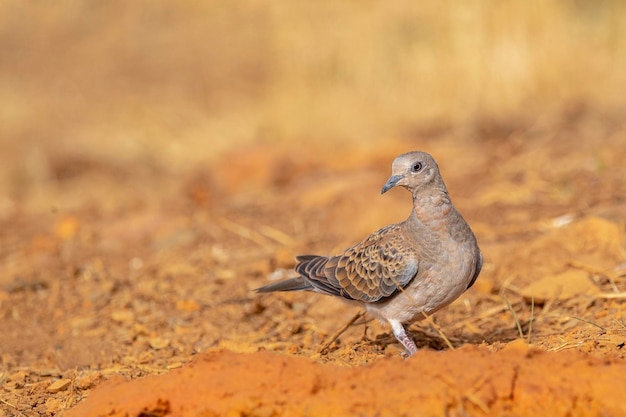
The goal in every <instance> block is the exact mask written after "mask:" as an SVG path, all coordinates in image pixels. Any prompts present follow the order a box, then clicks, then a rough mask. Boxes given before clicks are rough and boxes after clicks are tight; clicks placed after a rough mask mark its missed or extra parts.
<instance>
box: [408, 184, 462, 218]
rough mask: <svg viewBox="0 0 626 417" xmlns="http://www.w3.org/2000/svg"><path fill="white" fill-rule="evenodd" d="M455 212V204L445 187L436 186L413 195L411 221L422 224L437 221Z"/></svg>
mask: <svg viewBox="0 0 626 417" xmlns="http://www.w3.org/2000/svg"><path fill="white" fill-rule="evenodd" d="M454 213H455V209H454V206H453V205H452V201H451V200H450V196H449V195H448V190H447V189H446V188H445V186H444V187H436V188H433V189H431V190H428V192H419V193H415V194H414V195H413V210H412V211H411V215H410V216H409V221H410V222H411V221H415V222H418V223H422V224H431V223H437V222H440V221H442V220H444V219H445V218H446V217H448V216H450V215H453V214H454Z"/></svg>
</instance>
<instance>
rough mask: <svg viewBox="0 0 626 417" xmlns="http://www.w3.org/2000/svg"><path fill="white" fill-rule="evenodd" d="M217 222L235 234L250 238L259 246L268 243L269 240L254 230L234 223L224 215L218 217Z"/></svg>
mask: <svg viewBox="0 0 626 417" xmlns="http://www.w3.org/2000/svg"><path fill="white" fill-rule="evenodd" d="M218 222H219V225H220V226H221V227H222V228H224V229H226V230H228V231H229V232H232V233H235V234H236V235H239V236H241V237H243V238H244V239H248V240H251V241H253V242H255V243H257V244H259V245H261V246H267V245H269V244H270V241H269V240H268V239H267V238H266V237H265V236H263V235H262V234H261V233H259V232H257V231H256V230H252V229H250V228H248V227H246V226H244V225H241V224H239V223H235V222H234V221H232V220H228V219H227V218H224V217H222V218H220V219H219V220H218Z"/></svg>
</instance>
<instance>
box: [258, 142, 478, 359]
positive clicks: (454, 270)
mask: <svg viewBox="0 0 626 417" xmlns="http://www.w3.org/2000/svg"><path fill="white" fill-rule="evenodd" d="M391 171H392V175H391V177H390V178H389V180H388V181H387V182H386V183H385V185H384V186H383V188H382V191H381V194H384V193H386V192H387V191H389V190H390V189H391V188H393V187H396V186H401V187H404V188H406V189H407V190H408V191H409V192H410V193H411V195H412V197H413V209H412V210H411V214H410V215H409V217H408V219H406V220H405V221H403V222H400V223H395V224H391V225H388V226H385V227H383V228H382V229H380V230H378V231H376V232H374V233H372V234H371V235H370V236H369V237H368V238H367V239H365V240H363V241H362V242H360V243H357V244H356V245H354V246H352V247H351V248H348V249H346V250H345V251H344V252H343V253H341V254H339V255H335V256H317V255H303V256H298V257H297V258H296V259H297V262H298V263H297V265H296V267H295V270H296V272H297V273H298V274H299V276H298V277H296V278H291V279H287V280H284V281H280V282H277V283H273V284H270V285H266V286H264V287H261V288H258V289H257V290H256V291H257V292H261V293H267V292H274V291H299V290H304V291H312V292H317V293H321V294H326V295H332V296H336V297H341V298H343V299H345V300H347V301H350V302H353V303H357V304H360V305H361V306H364V307H365V309H366V310H367V311H368V312H369V313H370V314H371V315H373V316H374V317H376V318H378V319H379V320H381V321H383V322H387V323H389V325H390V326H391V329H392V331H393V334H394V336H395V337H396V339H398V341H399V342H400V343H401V344H402V345H403V346H404V348H405V349H406V353H407V354H408V356H411V355H413V354H414V353H415V352H417V346H416V345H415V342H414V341H413V338H412V337H411V335H410V333H409V332H408V325H410V324H411V323H413V322H416V321H418V320H421V319H423V318H425V317H426V316H427V315H430V314H432V313H434V312H436V311H437V310H439V309H441V308H443V307H445V306H447V305H449V304H450V303H452V302H453V301H454V300H456V299H457V298H458V297H459V296H460V295H461V294H463V292H465V291H466V290H467V289H469V288H470V287H471V286H472V285H473V284H474V282H475V281H476V278H477V277H478V274H479V273H480V269H481V267H482V262H483V260H482V254H481V252H480V249H479V248H478V244H477V242H476V237H475V236H474V233H473V232H472V230H471V229H470V227H469V225H468V224H467V223H466V222H465V220H464V219H463V217H462V216H461V214H460V213H459V212H458V211H457V210H456V208H455V207H454V205H453V204H452V201H451V200H450V197H449V195H448V190H447V188H446V185H445V184H444V182H443V179H442V178H441V174H440V173H439V167H438V166H437V163H436V162H435V160H434V159H433V157H432V156H430V155H429V154H427V153H425V152H409V153H405V154H402V155H400V156H398V157H397V158H396V159H395V160H394V161H393V164H392V168H391Z"/></svg>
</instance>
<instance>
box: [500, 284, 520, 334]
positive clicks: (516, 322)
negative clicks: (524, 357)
mask: <svg viewBox="0 0 626 417" xmlns="http://www.w3.org/2000/svg"><path fill="white" fill-rule="evenodd" d="M502 297H503V298H504V302H505V303H506V306H507V308H508V309H509V311H510V312H511V315H512V316H513V320H514V321H515V325H516V326H517V331H518V332H519V337H520V338H521V339H524V332H523V331H522V324H521V323H520V321H519V319H518V318H517V314H516V313H515V310H514V309H513V306H512V305H511V302H510V301H509V299H508V298H507V296H506V295H504V294H502Z"/></svg>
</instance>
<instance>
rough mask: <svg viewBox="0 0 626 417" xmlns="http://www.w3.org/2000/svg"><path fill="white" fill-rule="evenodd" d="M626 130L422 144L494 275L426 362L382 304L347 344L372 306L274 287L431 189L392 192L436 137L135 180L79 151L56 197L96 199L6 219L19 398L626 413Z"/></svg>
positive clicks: (6, 318) (177, 408) (202, 410)
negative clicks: (264, 288)
mask: <svg viewBox="0 0 626 417" xmlns="http://www.w3.org/2000/svg"><path fill="white" fill-rule="evenodd" d="M624 138H625V136H624V135H623V133H621V132H620V133H619V135H616V136H615V137H613V140H612V141H611V142H606V143H602V144H600V145H599V144H598V143H597V142H596V141H592V140H589V141H584V140H580V141H579V142H578V145H577V146H576V147H575V148H574V147H571V146H569V145H567V144H565V145H562V143H563V142H550V141H548V140H547V139H542V140H537V141H533V140H526V141H523V142H518V143H515V142H514V141H513V140H510V141H507V142H503V143H502V144H501V145H500V146H493V145H492V144H485V143H474V144H471V146H467V145H463V143H457V142H455V141H453V140H438V141H430V142H429V141H420V143H419V145H420V147H421V148H423V149H426V150H428V151H430V152H432V153H433V154H435V155H437V156H438V159H439V162H440V165H441V169H442V172H443V175H444V177H445V178H446V180H447V182H448V184H449V187H450V192H451V195H452V197H453V199H454V201H455V203H456V205H457V206H458V208H459V210H460V211H461V212H462V213H463V214H464V215H465V217H466V218H467V219H468V221H469V222H470V224H471V225H472V226H473V228H474V230H475V232H476V234H477V236H478V239H479V241H480V244H481V247H482V249H483V252H484V254H485V268H484V271H483V273H482V275H481V277H480V279H479V280H478V282H477V283H476V285H475V287H473V288H472V289H471V290H470V291H469V292H468V293H466V294H465V295H464V296H463V297H462V298H461V299H460V300H458V301H457V302H455V303H454V304H453V305H451V306H450V307H448V308H447V309H445V310H443V311H441V312H439V313H437V314H436V315H435V316H434V317H432V321H430V322H421V323H418V324H416V325H415V326H413V328H414V334H415V337H416V341H417V344H418V346H419V347H420V348H421V352H420V354H419V355H417V356H416V357H415V358H411V359H410V360H408V361H402V360H401V359H400V354H401V348H400V346H399V345H398V344H397V342H396V341H395V339H394V338H393V336H392V335H391V334H390V332H389V329H388V328H385V327H384V326H382V325H381V324H379V323H378V322H376V321H372V320H371V319H369V318H368V317H367V316H366V317H364V318H360V319H357V321H356V322H355V323H354V324H353V325H352V326H349V327H348V328H347V330H346V331H345V332H344V333H342V334H341V335H339V336H338V337H335V334H336V333H338V332H339V331H340V330H341V329H342V327H344V326H345V325H346V324H348V322H349V321H350V320H351V318H352V317H353V316H354V315H355V313H357V312H358V309H355V308H353V307H350V306H347V305H345V304H343V303H341V302H339V301H337V300H334V299H331V298H329V297H323V296H319V295H315V294H269V295H258V294H255V293H254V292H253V291H252V290H253V289H254V288H255V287H258V286H260V285H262V284H265V283H267V282H268V281H271V280H272V279H276V278H280V277H283V276H288V275H290V274H292V272H291V269H290V268H291V267H292V266H293V256H294V255H296V254H299V253H308V252H321V253H331V252H333V251H336V250H338V249H340V248H343V247H347V246H348V245H349V244H350V243H352V242H354V241H355V240H356V239H359V238H361V237H363V236H365V235H366V234H367V233H369V231H370V230H371V229H375V228H376V227H378V226H381V225H384V224H386V223H388V222H390V221H394V220H399V219H402V218H403V217H404V216H406V215H407V212H408V210H409V209H410V199H409V195H408V194H407V193H406V192H405V191H403V190H397V191H394V192H392V193H390V194H389V195H385V196H380V193H379V189H380V185H381V184H382V183H384V181H385V180H386V178H387V176H388V171H389V166H388V165H389V163H390V161H391V160H392V159H393V156H395V155H396V154H397V153H399V152H400V151H402V150H406V149H412V148H416V147H417V146H418V143H417V142H398V143H396V144H393V145H390V146H389V147H388V148H387V149H385V150H384V151H382V152H376V153H371V154H367V153H364V154H360V155H358V156H350V155H349V154H348V153H347V152H348V151H347V150H339V151H337V152H335V153H333V154H332V156H328V155H327V156H326V158H324V159H323V160H322V159H320V158H319V155H321V153H320V152H317V151H311V152H307V153H306V154H303V153H302V152H301V150H300V149H291V150H289V149H282V150H275V149H271V148H263V147H258V148H255V149H248V150H236V151H233V153H232V154H230V155H225V156H224V158H223V160H222V162H221V164H217V165H216V166H213V167H211V168H210V169H206V170H201V171H198V172H193V173H192V174H190V175H189V176H186V177H185V176H184V177H182V178H178V177H176V178H169V177H167V176H165V175H163V174H161V173H158V172H150V173H144V174H142V175H140V176H135V177H132V176H129V177H127V181H125V182H124V183H120V181H119V176H120V175H122V174H120V171H119V170H118V169H112V168H111V167H108V166H99V165H98V164H95V163H94V162H92V161H76V160H74V161H64V167H66V169H68V168H67V167H71V166H74V167H75V169H76V172H75V173H74V174H73V175H71V176H69V177H67V178H63V179H61V180H59V181H58V182H56V183H55V186H54V187H50V189H48V188H44V189H41V190H39V192H40V193H43V195H39V196H37V197H36V198H37V199H40V198H41V199H43V200H44V201H47V200H48V198H50V199H53V200H54V199H56V198H59V196H61V197H62V199H63V200H65V201H69V202H72V204H73V205H74V208H73V209H72V210H68V211H67V212H64V213H58V212H56V211H55V210H51V211H50V212H49V213H47V214H43V215H38V216H30V215H28V212H27V210H26V209H24V211H22V210H16V211H15V212H14V213H13V214H12V215H11V216H9V217H8V218H6V219H5V220H4V222H3V225H2V227H3V230H5V231H6V232H8V233H3V235H2V236H3V238H2V239H3V242H2V247H3V248H4V249H3V262H2V268H3V274H2V277H3V278H2V291H1V292H0V297H1V300H2V304H1V312H2V314H1V316H0V317H1V321H0V325H1V326H2V334H3V335H4V336H5V337H4V339H3V356H2V359H3V366H4V369H5V370H4V372H3V374H2V375H3V381H2V402H1V404H0V407H2V410H3V413H4V415H20V414H21V415H37V414H41V415H46V414H47V415H54V414H57V413H59V412H61V411H62V410H65V409H70V410H73V411H72V413H71V414H70V415H73V416H79V415H94V416H95V415H109V413H111V415H137V416H139V415H167V414H170V413H171V414H172V415H227V414H228V415H342V414H343V415H349V414H352V413H357V414H359V415H384V414H385V413H389V414H390V415H394V414H396V415H401V414H403V413H404V414H406V415H408V414H407V413H409V411H410V410H411V408H412V407H420V410H423V412H424V415H427V414H429V413H430V414H432V415H437V414H440V413H442V412H444V411H446V410H447V411H446V412H447V413H448V415H463V413H465V412H466V411H467V412H470V413H471V414H473V413H478V414H480V413H486V414H491V415H500V414H501V413H502V412H504V411H506V410H509V411H510V412H511V413H513V414H516V415H521V414H523V413H522V410H526V411H525V412H527V413H528V414H534V413H535V411H536V410H537V409H539V408H541V407H553V408H549V409H550V410H554V415H565V414H568V413H569V414H570V415H601V414H602V413H605V414H604V415H617V414H619V413H618V410H622V411H623V408H621V407H622V403H621V402H619V401H617V402H616V399H619V398H620V397H619V395H618V394H617V393H618V391H620V390H623V388H624V386H625V385H626V382H625V381H624V379H623V378H621V377H620V375H623V372H624V365H623V358H624V355H625V353H624V352H625V351H624V350H623V347H624V345H625V343H626V326H625V324H624V316H625V314H626V308H625V305H624V296H625V292H626V263H625V262H626V257H625V252H624V241H625V229H624V219H625V218H626V216H625V207H626V206H625V205H624V202H623V196H624V195H626V185H625V182H624V181H623V178H625V177H626V172H625V168H624V167H623V164H622V163H621V157H620V155H624V154H625V152H626V140H625V139H624ZM512 146H515V154H511V150H510V147H512ZM234 155H237V158H234ZM557 157H559V158H561V159H560V161H563V162H562V163H560V164H558V165H557V164H554V163H551V162H550V161H554V160H555V159H554V158H557ZM468 161H470V162H468ZM250 172H253V173H254V176H253V177H251V176H250ZM250 182H253V183H254V187H253V188H252V189H250V188H249V187H250ZM78 189H80V190H84V189H89V190H90V191H89V194H88V197H84V194H83V193H82V192H81V194H77V193H76V190H78ZM48 193H50V194H48ZM32 198H33V199H35V197H32ZM33 201H34V200H33ZM96 201H102V202H103V203H102V204H95V202H96ZM18 230H19V231H20V232H19V233H18ZM527 344H528V345H530V346H532V349H531V348H528V347H526V345H527ZM509 346H512V347H511V348H510V349H509ZM204 352H210V353H208V354H204ZM234 352H238V353H234ZM272 352H275V353H272ZM194 358H195V360H194ZM190 361H193V363H192V364H191V365H189V364H188V363H189V362H190ZM175 368H181V369H176V370H175V371H172V370H173V369H175ZM147 375H158V376H154V377H150V378H149V379H143V378H141V377H144V376H147ZM124 378H130V379H133V380H136V381H135V382H133V383H128V384H127V383H123V382H121V381H122V379H124ZM108 380H110V381H109V382H107V381H108ZM181 381H184V382H181ZM101 386H102V388H101ZM557 398H558V400H557ZM422 400H423V401H422ZM76 405H78V406H77V407H76V408H75V409H74V407H75V406H76ZM335 407H337V408H335ZM538 407H539V408H538ZM542 409H546V408H542ZM333 410H335V411H336V412H337V413H338V414H334V413H333ZM533 410H535V411H533ZM546 410H547V409H546ZM229 413H230V414H229ZM379 413H382V414H379ZM585 413H587V414H585Z"/></svg>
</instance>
